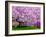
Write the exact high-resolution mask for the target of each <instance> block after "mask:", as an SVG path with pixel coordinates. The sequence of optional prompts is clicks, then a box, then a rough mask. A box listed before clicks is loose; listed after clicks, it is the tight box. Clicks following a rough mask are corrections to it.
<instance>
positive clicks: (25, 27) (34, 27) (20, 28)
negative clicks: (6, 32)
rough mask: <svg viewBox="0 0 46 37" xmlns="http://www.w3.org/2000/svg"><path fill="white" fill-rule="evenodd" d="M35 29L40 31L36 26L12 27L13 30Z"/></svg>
mask: <svg viewBox="0 0 46 37" xmlns="http://www.w3.org/2000/svg"><path fill="white" fill-rule="evenodd" d="M33 29H39V28H37V27H36V26H17V27H15V26H12V30H33Z"/></svg>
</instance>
